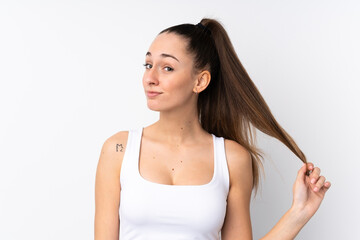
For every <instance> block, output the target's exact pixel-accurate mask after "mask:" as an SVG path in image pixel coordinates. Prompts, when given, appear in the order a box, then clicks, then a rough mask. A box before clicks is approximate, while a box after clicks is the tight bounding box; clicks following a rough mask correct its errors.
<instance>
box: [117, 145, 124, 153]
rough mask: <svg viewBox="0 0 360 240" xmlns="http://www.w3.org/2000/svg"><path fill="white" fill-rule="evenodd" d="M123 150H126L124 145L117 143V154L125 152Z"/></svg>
mask: <svg viewBox="0 0 360 240" xmlns="http://www.w3.org/2000/svg"><path fill="white" fill-rule="evenodd" d="M123 150H124V147H123V145H122V144H118V143H117V144H116V151H117V152H119V151H120V152H123Z"/></svg>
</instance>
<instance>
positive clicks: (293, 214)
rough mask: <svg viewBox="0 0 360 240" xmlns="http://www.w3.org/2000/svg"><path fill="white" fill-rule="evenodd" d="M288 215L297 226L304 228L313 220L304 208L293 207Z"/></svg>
mask: <svg viewBox="0 0 360 240" xmlns="http://www.w3.org/2000/svg"><path fill="white" fill-rule="evenodd" d="M287 214H288V215H289V216H290V218H291V219H293V222H294V223H295V224H297V225H301V226H304V225H305V224H306V223H307V222H308V221H309V220H310V218H311V216H309V215H308V214H307V211H306V209H305V208H304V207H300V206H295V205H292V206H291V208H290V209H289V210H288V212H287Z"/></svg>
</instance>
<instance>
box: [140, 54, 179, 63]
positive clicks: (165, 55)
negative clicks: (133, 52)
mask: <svg viewBox="0 0 360 240" xmlns="http://www.w3.org/2000/svg"><path fill="white" fill-rule="evenodd" d="M146 56H150V57H151V52H147V53H146ZM160 56H162V57H164V58H165V57H170V58H173V59H175V60H176V61H178V62H180V61H179V60H178V59H177V58H176V57H174V56H173V55H170V54H167V53H162V54H160Z"/></svg>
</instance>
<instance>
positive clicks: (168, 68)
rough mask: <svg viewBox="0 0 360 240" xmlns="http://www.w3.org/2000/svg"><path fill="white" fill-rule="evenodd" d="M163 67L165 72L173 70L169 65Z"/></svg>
mask: <svg viewBox="0 0 360 240" xmlns="http://www.w3.org/2000/svg"><path fill="white" fill-rule="evenodd" d="M164 69H165V70H166V71H167V72H172V71H174V69H173V68H171V67H165V68H164Z"/></svg>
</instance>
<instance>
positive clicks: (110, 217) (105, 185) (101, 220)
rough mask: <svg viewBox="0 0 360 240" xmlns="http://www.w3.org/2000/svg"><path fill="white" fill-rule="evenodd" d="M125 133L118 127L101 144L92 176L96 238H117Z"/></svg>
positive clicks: (125, 141)
mask: <svg viewBox="0 0 360 240" xmlns="http://www.w3.org/2000/svg"><path fill="white" fill-rule="evenodd" d="M127 136H128V132H127V131H120V132H118V133H116V134H114V135H112V136H110V137H108V138H107V139H106V140H105V142H104V144H103V146H102V148H101V153H100V158H99V162H98V166H97V170H96V180H95V239H119V236H118V234H119V206H120V190H121V186H120V181H119V178H120V169H121V163H122V159H123V156H124V153H125V149H126V144H127Z"/></svg>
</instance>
